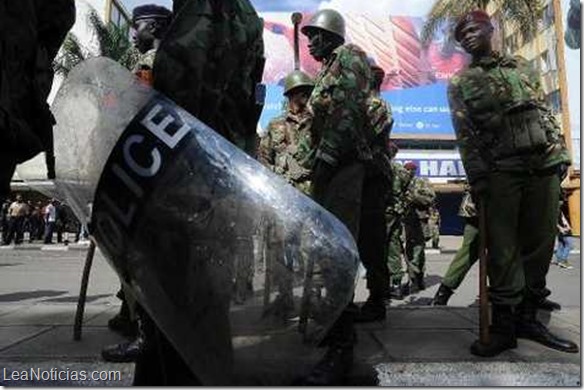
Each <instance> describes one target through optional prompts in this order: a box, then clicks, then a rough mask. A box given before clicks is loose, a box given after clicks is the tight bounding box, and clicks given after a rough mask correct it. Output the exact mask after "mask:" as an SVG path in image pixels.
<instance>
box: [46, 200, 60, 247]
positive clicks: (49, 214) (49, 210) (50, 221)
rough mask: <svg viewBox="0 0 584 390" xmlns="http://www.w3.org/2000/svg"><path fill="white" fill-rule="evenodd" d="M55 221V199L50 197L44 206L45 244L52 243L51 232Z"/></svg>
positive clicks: (53, 230)
mask: <svg viewBox="0 0 584 390" xmlns="http://www.w3.org/2000/svg"><path fill="white" fill-rule="evenodd" d="M56 223H57V201H56V200H55V199H51V201H50V202H49V204H48V205H47V206H46V207H45V239H44V243H45V244H52V243H53V233H54V232H55V225H56Z"/></svg>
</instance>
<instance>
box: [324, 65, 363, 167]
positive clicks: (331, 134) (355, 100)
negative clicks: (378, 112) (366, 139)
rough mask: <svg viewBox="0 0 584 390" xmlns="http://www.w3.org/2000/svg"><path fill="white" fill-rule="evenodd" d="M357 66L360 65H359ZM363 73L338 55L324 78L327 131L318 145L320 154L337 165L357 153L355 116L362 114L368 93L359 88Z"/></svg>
mask: <svg viewBox="0 0 584 390" xmlns="http://www.w3.org/2000/svg"><path fill="white" fill-rule="evenodd" d="M356 67H358V66H356ZM363 78H364V76H363V75H361V74H359V73H358V72H357V71H355V70H354V69H353V68H350V67H348V66H345V65H344V64H342V62H341V61H340V60H339V59H337V60H336V61H335V63H334V64H333V66H331V68H330V72H328V74H327V75H326V76H324V77H323V78H322V85H323V88H322V90H321V94H320V95H321V96H319V97H318V98H319V99H320V100H321V101H322V103H323V104H322V105H323V106H328V107H327V108H328V109H327V110H326V111H327V115H328V118H327V123H328V125H327V126H326V128H325V129H326V133H323V134H322V138H321V141H320V144H319V146H318V152H317V155H318V158H321V159H323V160H325V161H326V162H328V163H329V164H331V165H333V166H335V165H337V164H338V163H339V161H340V160H341V159H342V158H344V157H345V156H347V155H351V154H355V153H354V150H355V139H354V138H355V137H354V135H353V134H352V132H353V131H358V130H359V129H355V128H354V127H355V119H356V118H362V117H363V113H364V112H365V110H366V109H367V107H366V104H367V102H366V98H367V95H366V93H365V92H364V91H363V90H362V89H361V88H359V87H358V86H359V85H360V84H361V81H362V79H363Z"/></svg>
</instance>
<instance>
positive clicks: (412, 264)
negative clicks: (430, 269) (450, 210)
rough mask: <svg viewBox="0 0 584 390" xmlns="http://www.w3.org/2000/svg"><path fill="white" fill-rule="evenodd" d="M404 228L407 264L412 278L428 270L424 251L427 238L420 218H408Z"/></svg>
mask: <svg viewBox="0 0 584 390" xmlns="http://www.w3.org/2000/svg"><path fill="white" fill-rule="evenodd" d="M404 230H405V233H406V264H407V267H408V276H409V278H410V280H411V279H413V278H414V277H416V276H417V275H420V274H421V275H423V274H424V271H425V270H426V254H425V252H424V249H425V248H426V238H425V236H424V231H423V224H422V221H420V220H417V219H406V220H405V221H404Z"/></svg>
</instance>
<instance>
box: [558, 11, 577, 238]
mask: <svg viewBox="0 0 584 390" xmlns="http://www.w3.org/2000/svg"><path fill="white" fill-rule="evenodd" d="M552 5H553V10H554V28H555V35H556V41H557V42H558V45H557V53H556V55H557V61H556V63H557V64H558V81H559V83H560V107H561V109H562V131H563V133H564V139H565V141H566V147H567V148H568V152H569V153H570V155H572V129H571V126H570V108H569V105H568V77H567V75H566V64H565V61H566V55H565V54H566V46H565V42H564V31H565V30H564V23H563V17H564V14H563V13H562V5H561V3H560V0H552ZM578 93H579V92H578ZM573 176H574V169H573V167H570V169H569V170H568V180H567V183H566V188H567V189H568V190H570V191H571V195H570V197H569V200H568V206H569V210H570V221H571V225H572V229H573V231H574V234H575V235H580V180H579V178H578V179H577V180H573Z"/></svg>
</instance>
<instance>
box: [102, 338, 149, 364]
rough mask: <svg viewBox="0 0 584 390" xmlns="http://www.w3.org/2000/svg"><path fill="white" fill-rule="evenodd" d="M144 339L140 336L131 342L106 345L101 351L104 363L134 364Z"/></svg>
mask: <svg viewBox="0 0 584 390" xmlns="http://www.w3.org/2000/svg"><path fill="white" fill-rule="evenodd" d="M143 346H144V339H143V338H142V337H140V336H138V337H136V339H134V340H133V341H130V342H125V343H120V344H114V345H108V346H107V347H105V348H104V349H102V350H101V356H102V357H103V360H105V361H106V362H113V363H130V362H135V361H136V359H138V356H139V355H140V353H141V352H142V350H143Z"/></svg>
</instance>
